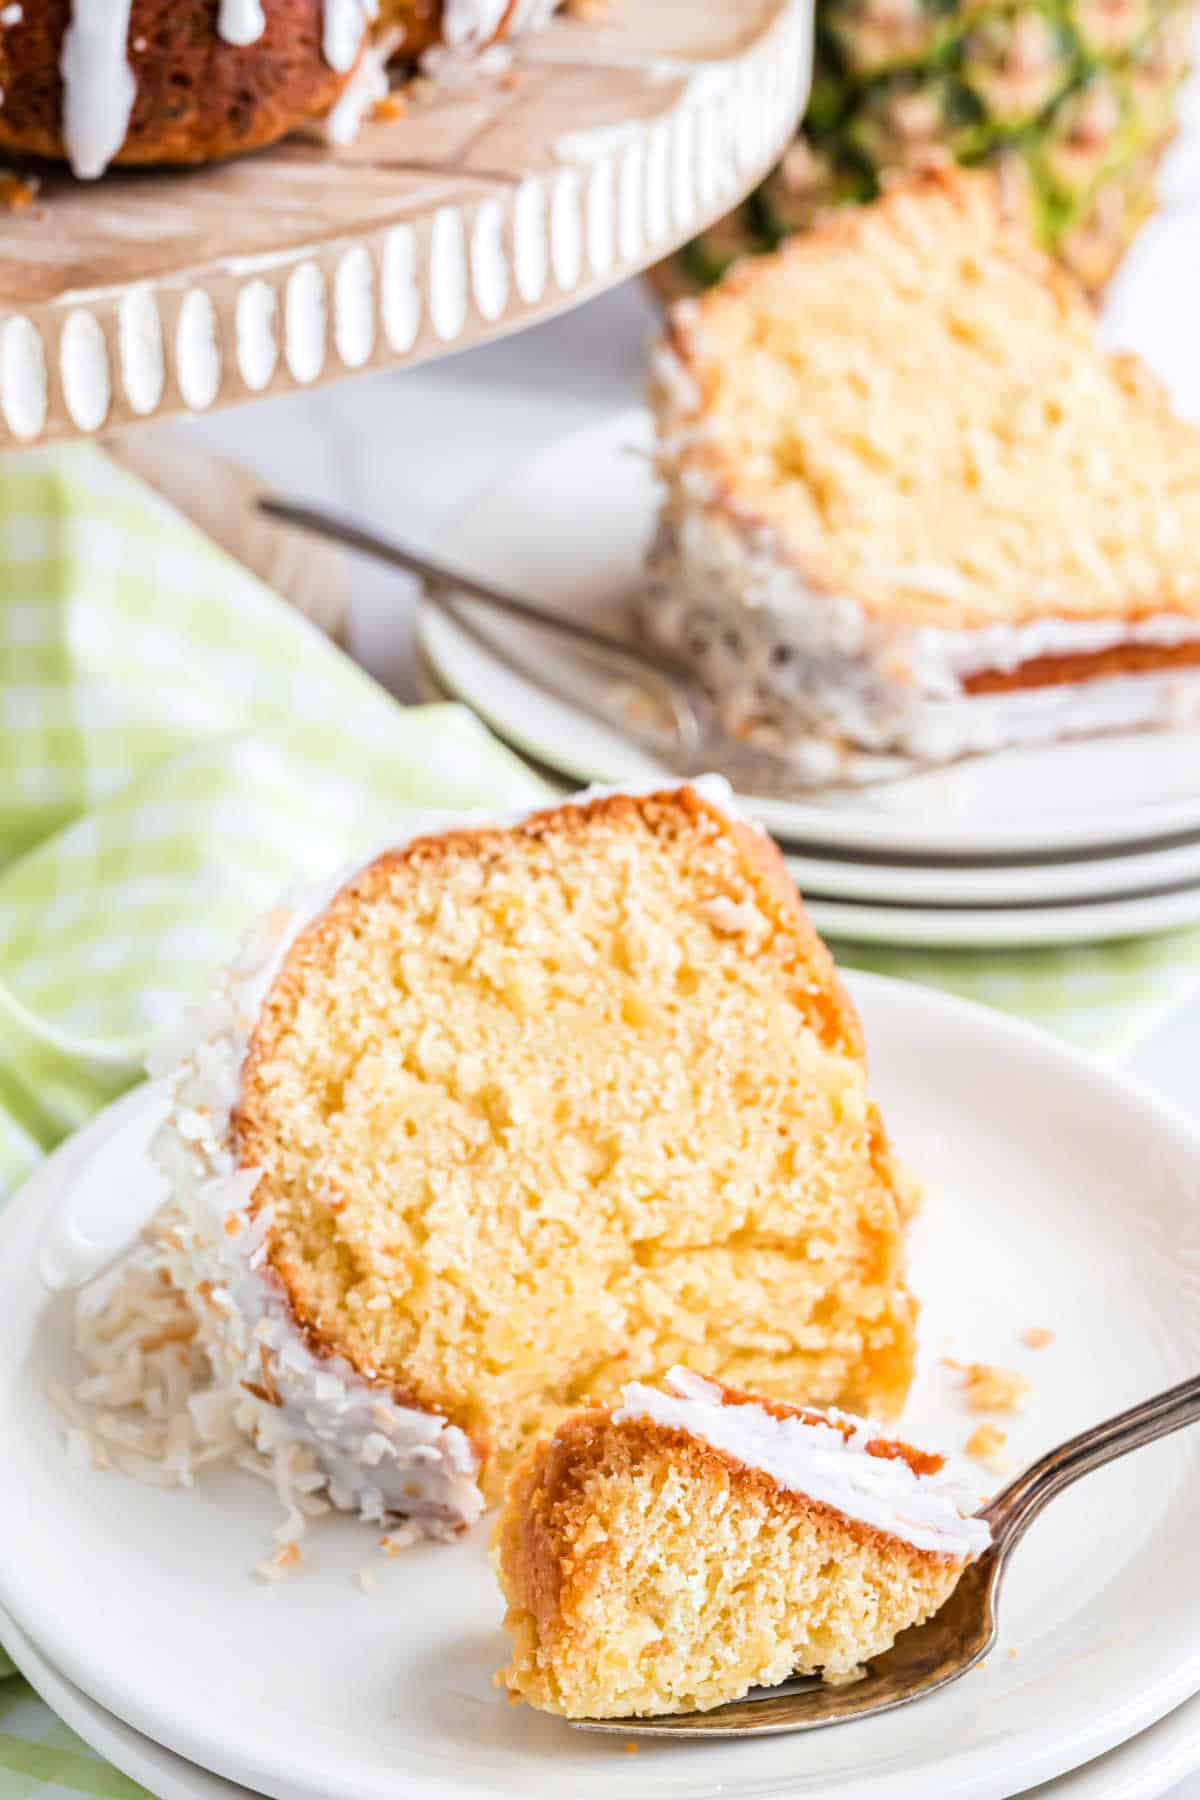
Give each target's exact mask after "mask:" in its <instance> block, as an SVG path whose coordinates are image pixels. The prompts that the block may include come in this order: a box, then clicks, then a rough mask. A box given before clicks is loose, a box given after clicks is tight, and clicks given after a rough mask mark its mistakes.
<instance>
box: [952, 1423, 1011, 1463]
mask: <svg viewBox="0 0 1200 1800" xmlns="http://www.w3.org/2000/svg"><path fill="white" fill-rule="evenodd" d="M1007 1445H1008V1437H1007V1435H1006V1434H1005V1433H1004V1432H1003V1431H1001V1430H1000V1429H999V1428H998V1427H997V1426H995V1425H978V1426H976V1428H975V1430H974V1431H973V1432H972V1433H971V1435H970V1437H969V1438H968V1439H967V1441H966V1443H965V1445H964V1446H963V1448H964V1449H965V1450H966V1453H967V1455H968V1456H969V1457H971V1458H972V1460H973V1461H975V1462H977V1463H982V1465H983V1467H984V1468H985V1469H990V1470H991V1472H992V1474H993V1475H1003V1474H1004V1473H1005V1471H1006V1470H1007V1468H1008V1457H1007V1456H1006V1455H1005V1450H1006V1447H1007Z"/></svg>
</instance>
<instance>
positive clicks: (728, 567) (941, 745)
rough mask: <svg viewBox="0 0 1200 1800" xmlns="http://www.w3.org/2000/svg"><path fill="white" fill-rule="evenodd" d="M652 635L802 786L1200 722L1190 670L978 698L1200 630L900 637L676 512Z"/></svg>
mask: <svg viewBox="0 0 1200 1800" xmlns="http://www.w3.org/2000/svg"><path fill="white" fill-rule="evenodd" d="M648 572H649V578H650V585H649V588H648V591H647V593H646V596H645V599H644V601H643V603H642V608H641V620H642V625H643V628H644V629H645V631H646V632H647V634H648V635H649V636H650V637H652V638H653V640H654V641H655V642H656V643H657V644H659V645H661V646H662V647H663V648H664V649H667V650H669V651H670V652H671V653H672V654H673V655H676V656H678V657H680V658H681V659H682V660H683V661H684V662H686V663H688V664H689V665H691V666H692V667H693V668H695V669H696V671H697V673H698V674H699V675H700V676H701V678H702V679H703V681H704V682H705V684H706V685H707V686H708V687H709V689H710V691H711V692H712V693H713V694H714V696H715V697H716V700H717V704H718V707H719V709H720V711H721V715H722V719H723V721H724V723H725V724H726V726H727V728H728V729H729V730H731V731H733V732H734V733H737V734H740V735H742V736H744V737H746V738H748V739H749V740H750V741H752V742H759V743H763V744H766V745H769V746H770V747H771V748H773V749H776V750H779V751H781V752H783V753H784V754H785V755H787V756H788V757H789V759H790V760H791V761H792V762H793V763H794V765H795V767H796V770H797V773H798V775H799V776H800V777H801V778H802V779H810V780H813V781H818V782H819V781H826V780H832V779H835V778H842V779H865V780H869V779H873V778H875V777H877V776H878V775H880V774H885V773H889V772H897V770H894V769H892V768H891V767H890V763H895V764H897V769H899V768H903V766H904V765H905V764H914V763H915V764H921V763H937V762H943V761H949V760H951V759H953V758H954V757H957V756H962V755H965V754H968V753H971V752H977V751H990V750H997V749H1002V748H1004V747H1006V746H1008V745H1018V744H1021V745H1029V744H1037V743H1045V742H1049V741H1051V740H1053V739H1055V738H1058V737H1066V736H1075V735H1079V736H1084V735H1087V734H1089V733H1092V732H1098V731H1112V730H1133V729H1138V728H1142V727H1147V726H1152V725H1155V724H1166V723H1175V722H1184V721H1186V720H1188V719H1191V718H1194V717H1197V716H1200V670H1197V669H1195V668H1191V667H1188V666H1181V667H1180V668H1177V669H1170V668H1167V669H1161V670H1157V671H1148V672H1146V673H1143V674H1132V675H1125V674H1119V673H1118V674H1114V675H1111V676H1098V677H1094V678H1092V679H1089V680H1085V681H1078V682H1066V683H1061V684H1060V683H1051V684H1047V685H1046V686H1044V687H1028V688H1013V689H1009V690H1001V691H999V692H994V693H980V694H972V693H969V692H967V691H966V689H965V686H964V684H965V682H966V681H967V680H969V678H970V677H971V676H972V675H974V674H977V673H979V672H981V671H983V670H996V671H1001V672H1008V671H1011V670H1013V669H1016V668H1019V667H1020V666H1021V665H1022V664H1024V663H1027V662H1031V661H1033V660H1034V659H1036V658H1038V657H1041V656H1054V655H1068V654H1079V653H1093V652H1097V651H1103V650H1108V649H1112V648H1114V647H1116V646H1120V645H1125V644H1129V645H1147V644H1148V645H1164V646H1168V647H1171V646H1176V645H1186V644H1193V643H1195V644H1200V619H1195V618H1189V617H1187V616H1186V615H1183V614H1180V613H1162V614H1152V615H1150V616H1149V617H1146V618H1142V619H1134V620H1122V619H1072V618H1066V617H1057V618H1056V617H1046V618H1041V619H1034V620H1030V621H1029V622H1028V623H1026V624H1023V625H999V624H997V625H988V626H984V627H980V628H978V629H975V630H965V629H964V630H946V629H940V628H938V627H934V626H922V627H919V628H908V629H905V628H901V627H895V626H888V625H886V624H885V623H883V622H881V621H880V620H879V619H877V618H875V617H873V616H872V615H871V614H869V613H868V612H867V611H866V610H865V609H864V608H863V607H862V606H860V605H859V603H858V602H857V601H855V600H853V599H852V598H850V597H849V596H847V595H839V594H830V593H824V592H818V591H816V590H814V589H813V588H811V587H809V586H808V585H807V584H806V583H805V582H804V580H803V578H802V577H801V575H800V574H799V573H798V571H796V570H795V569H794V568H793V567H791V566H790V565H789V564H788V563H787V562H786V561H785V560H783V559H782V558H781V557H780V556H779V554H778V553H777V551H776V549H775V546H774V544H773V543H772V541H771V540H770V538H769V535H768V534H766V533H765V532H762V531H757V532H755V531H752V530H749V529H747V530H746V531H744V532H743V531H741V530H739V529H738V528H737V527H735V526H734V525H733V524H732V522H731V521H730V520H729V519H728V518H727V517H725V516H724V515H722V514H721V513H719V512H718V511H717V510H715V509H713V508H711V507H709V506H706V505H703V504H697V505H695V506H694V507H681V506H678V505H677V506H676V508H675V510H674V511H673V513H672V514H671V516H670V517H669V518H668V520H667V521H666V525H665V529H663V530H662V531H660V535H659V538H658V541H657V543H656V545H655V547H654V549H653V550H652V552H651V556H650V560H649V565H648Z"/></svg>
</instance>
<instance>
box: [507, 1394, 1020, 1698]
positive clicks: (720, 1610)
mask: <svg viewBox="0 0 1200 1800" xmlns="http://www.w3.org/2000/svg"><path fill="white" fill-rule="evenodd" d="M967 1507H968V1501H967V1498H966V1495H965V1491H964V1489H963V1487H962V1486H961V1484H960V1483H958V1482H957V1481H956V1480H955V1479H954V1478H953V1477H952V1476H951V1475H950V1474H949V1473H948V1472H947V1470H946V1468H945V1465H944V1464H943V1461H942V1459H941V1458H940V1457H938V1456H934V1455H929V1454H927V1453H926V1452H924V1451H920V1450H916V1449H913V1448H912V1446H910V1445H908V1444H904V1443H901V1442H898V1441H896V1440H894V1439H891V1438H887V1437H885V1436H884V1435H883V1434H882V1433H880V1432H879V1431H878V1430H877V1429H876V1428H874V1427H873V1426H871V1425H869V1424H867V1423H866V1422H865V1421H863V1420H861V1419H852V1418H849V1417H847V1416H846V1415H845V1414H842V1413H837V1412H828V1413H822V1412H817V1411H814V1410H811V1409H806V1408H802V1407H796V1406H785V1405H780V1404H778V1403H774V1402H771V1401H767V1400H762V1399H758V1398H755V1397H753V1396H751V1395H749V1394H744V1393H736V1392H732V1391H730V1390H729V1389H726V1388H724V1387H722V1386H721V1385H720V1384H719V1383H716V1382H713V1381H707V1380H704V1379H703V1378H701V1377H699V1376H696V1375H694V1374H690V1373H689V1372H688V1371H687V1370H685V1369H673V1370H672V1371H671V1373H670V1375H669V1376H668V1377H667V1378H666V1380H665V1381H663V1382H662V1383H661V1384H654V1385H649V1386H647V1385H643V1384H641V1383H631V1384H630V1385H629V1386H627V1387H626V1389H625V1391H624V1394H623V1395H622V1397H621V1400H620V1403H619V1405H617V1406H615V1407H613V1408H611V1409H602V1408H598V1407H597V1408H594V1409H592V1410H590V1411H587V1412H583V1413H579V1414H577V1415H576V1416H575V1417H574V1418H572V1419H570V1420H568V1421H567V1422H566V1423H565V1424H563V1425H562V1426H560V1427H559V1430H558V1431H557V1433H556V1434H555V1435H554V1437H553V1438H552V1439H550V1441H549V1442H548V1443H545V1444H543V1445H541V1446H539V1448H538V1449H537V1450H536V1451H535V1452H534V1453H533V1454H532V1455H531V1456H530V1457H529V1459H528V1460H527V1462H526V1463H525V1464H524V1465H523V1466H522V1468H521V1469H520V1470H519V1471H518V1472H517V1474H516V1476H515V1477H514V1480H513V1482H512V1485H511V1487H510V1489H509V1493H508V1496H507V1498H506V1502H505V1507H504V1511H503V1513H502V1514H501V1517H500V1521H499V1524H498V1527H497V1532H496V1541H495V1545H494V1559H495V1564H496V1570H497V1574H498V1576H499V1579H500V1584H501V1587H502V1589H503V1591H504V1595H505V1599H506V1600H507V1602H508V1612H507V1615H506V1619H505V1624H506V1627H507V1629H508V1631H509V1634H510V1636H511V1638H512V1660H511V1662H510V1664H509V1667H508V1668H507V1669H506V1670H505V1671H504V1676H503V1679H504V1681H505V1683H506V1685H507V1686H508V1688H509V1690H510V1692H511V1693H513V1694H514V1695H516V1696H518V1697H519V1698H521V1699H524V1700H527V1701H529V1702H530V1703H531V1704H532V1705H534V1706H537V1707H540V1708H542V1709H543V1710H545V1711H549V1712H556V1713H561V1714H564V1715H565V1716H566V1717H568V1718H618V1719H620V1718H633V1717H638V1716H641V1717H650V1716H661V1715H663V1714H669V1713H680V1712H694V1711H705V1710H708V1709H709V1708H711V1707H714V1706H719V1705H722V1704H723V1703H725V1702H727V1701H731V1700H736V1699H740V1698H742V1697H743V1696H744V1695H745V1694H746V1693H747V1692H748V1691H749V1690H750V1689H751V1688H752V1687H768V1686H774V1685H776V1684H778V1683H779V1682H781V1681H786V1680H788V1679H789V1678H790V1677H791V1676H793V1675H811V1674H821V1675H823V1676H824V1678H825V1679H826V1680H827V1681H834V1682H837V1681H847V1680H853V1679H855V1677H856V1676H857V1674H858V1673H859V1671H860V1669H861V1667H862V1665H863V1664H864V1663H866V1662H867V1661H868V1660H869V1659H870V1658H871V1657H874V1656H878V1655H880V1654H881V1653H882V1652H883V1651H885V1650H887V1649H889V1648H890V1647H891V1645H892V1644H893V1643H894V1642H895V1640H896V1637H897V1636H898V1635H899V1633H900V1632H901V1631H903V1630H906V1629H907V1628H908V1627H910V1626H912V1625H917V1624H920V1623H921V1622H922V1621H923V1620H925V1619H927V1618H929V1617H930V1616H931V1615H932V1614H933V1613H935V1612H936V1611H937V1610H938V1608H939V1607H940V1606H942V1605H943V1604H944V1602H945V1601H946V1600H947V1599H948V1597H949V1595H950V1594H951V1593H952V1591H953V1589H954V1586H955V1584H956V1583H957V1581H958V1578H959V1576H960V1575H961V1573H962V1571H963V1569H964V1568H965V1567H966V1565H967V1563H968V1562H970V1561H971V1560H972V1559H973V1558H974V1557H976V1556H977V1555H979V1553H980V1552H981V1551H982V1550H983V1549H985V1548H986V1546H987V1544H988V1542H989V1531H988V1527H987V1525H986V1524H985V1523H984V1522H983V1521H982V1520H980V1519H977V1518H974V1517H971V1516H969V1513H968V1511H967Z"/></svg>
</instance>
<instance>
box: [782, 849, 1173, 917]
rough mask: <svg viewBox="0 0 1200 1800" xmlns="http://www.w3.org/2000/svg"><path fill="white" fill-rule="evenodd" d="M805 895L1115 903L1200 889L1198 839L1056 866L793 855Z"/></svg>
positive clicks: (932, 901) (893, 900)
mask: <svg viewBox="0 0 1200 1800" xmlns="http://www.w3.org/2000/svg"><path fill="white" fill-rule="evenodd" d="M787 862H788V867H789V868H790V869H791V871H792V874H793V875H794V876H795V878H796V881H797V884H798V885H799V886H800V887H801V888H802V889H803V891H804V893H805V894H806V895H812V896H816V895H823V896H826V897H827V898H829V899H831V900H871V901H880V902H882V903H884V904H885V905H889V906H918V907H919V906H1029V905H1033V904H1037V905H1039V906H1046V905H1057V904H1061V903H1062V902H1064V901H1080V900H1084V901H1086V900H1109V899H1113V898H1116V897H1119V896H1126V895H1135V896H1140V895H1142V894H1145V893H1150V892H1156V891H1161V890H1163V889H1165V888H1168V887H1179V886H1182V885H1184V884H1186V883H1188V882H1193V883H1197V884H1200V838H1194V839H1189V840H1187V841H1185V842H1183V843H1178V844H1175V845H1173V846H1172V847H1171V848H1169V849H1164V850H1150V851H1145V852H1142V853H1139V852H1137V851H1135V850H1130V851H1128V852H1126V853H1125V854H1123V855H1119V856H1103V855H1093V856H1087V855H1083V856H1074V857H1064V858H1062V859H1061V860H1057V859H1056V860H1054V861H1053V862H1049V861H1048V862H1036V863H1030V862H1020V863H1018V862H1006V863H1001V864H998V865H997V864H988V863H977V864H970V863H898V862H887V861H886V860H884V859H882V858H880V859H877V858H875V857H866V856H863V857H861V858H852V857H851V856H850V855H849V854H848V853H846V854H843V855H841V856H817V855H812V854H806V855H804V856H797V855H794V854H790V853H789V855H788V859H787Z"/></svg>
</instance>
